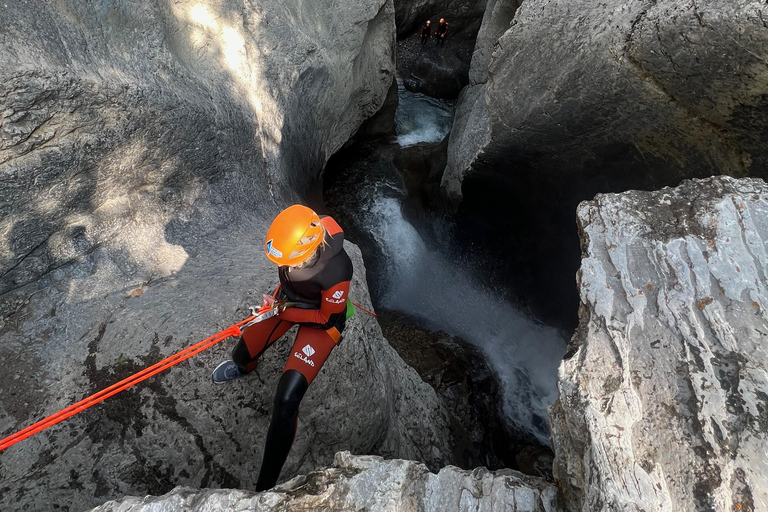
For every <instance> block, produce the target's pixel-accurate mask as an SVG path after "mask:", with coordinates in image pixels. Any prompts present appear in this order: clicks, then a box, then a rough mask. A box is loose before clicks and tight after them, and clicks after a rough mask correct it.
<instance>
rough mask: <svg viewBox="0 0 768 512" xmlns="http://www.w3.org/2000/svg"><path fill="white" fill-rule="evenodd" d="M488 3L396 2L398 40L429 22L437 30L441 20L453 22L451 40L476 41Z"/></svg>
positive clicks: (451, 0)
mask: <svg viewBox="0 0 768 512" xmlns="http://www.w3.org/2000/svg"><path fill="white" fill-rule="evenodd" d="M484 11H485V1H484V0H395V23H396V25H397V38H398V39H404V38H406V37H408V36H410V35H412V34H413V33H414V32H417V31H418V30H419V29H420V28H421V26H422V25H423V24H424V22H425V21H427V20H432V26H433V27H436V26H437V22H438V21H440V18H445V19H446V20H447V21H448V23H449V30H450V35H451V37H459V38H462V39H472V38H474V37H475V34H477V31H478V29H479V28H480V23H481V20H482V19H483V12H484Z"/></svg>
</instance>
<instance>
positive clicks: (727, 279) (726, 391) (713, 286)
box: [550, 177, 768, 512]
mask: <svg viewBox="0 0 768 512" xmlns="http://www.w3.org/2000/svg"><path fill="white" fill-rule="evenodd" d="M578 218H579V224H580V233H581V241H582V251H583V255H582V264H581V269H580V271H579V284H580V291H581V309H580V325H579V328H578V330H577V332H576V334H575V335H574V337H573V339H572V341H571V346H570V349H569V352H568V354H567V355H566V359H565V360H564V361H563V363H562V364H561V365H560V370H559V400H558V402H557V403H556V404H555V405H554V406H552V408H551V409H550V427H551V429H552V440H553V447H554V448H555V454H556V465H555V471H556V477H557V478H558V480H559V484H560V487H561V491H562V493H563V496H564V505H565V506H566V508H567V509H568V510H571V511H584V512H587V511H589V512H594V511H609V510H610V511H624V510H626V511H636V510H654V511H703V510H722V511H726V510H729V511H730V510H742V511H747V510H748V511H765V510H768V464H767V463H766V458H765V447H766V446H768V370H767V368H768V256H767V254H766V253H767V252H768V185H766V183H765V182H763V181H762V180H759V179H742V180H736V179H733V178H728V177H717V178H709V179H706V180H691V181H685V182H683V184H682V185H681V186H679V187H678V188H675V189H670V188H665V189H662V190H660V191H657V192H637V191H631V192H625V193H622V194H605V195H598V196H597V197H596V198H595V199H594V200H592V201H586V202H584V203H582V204H581V205H580V206H579V210H578Z"/></svg>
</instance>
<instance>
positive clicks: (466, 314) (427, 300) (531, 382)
mask: <svg viewBox="0 0 768 512" xmlns="http://www.w3.org/2000/svg"><path fill="white" fill-rule="evenodd" d="M399 86H400V87H399V94H400V97H399V106H398V110H397V114H396V120H397V133H398V143H399V144H400V145H403V146H406V145H410V144H417V143H420V142H433V143H436V142H439V141H441V140H442V139H443V138H444V137H445V136H446V135H447V134H448V133H449V132H450V129H451V124H452V122H453V119H452V118H453V104H452V103H451V102H444V101H441V100H437V99H434V98H430V97H427V96H424V95H422V94H416V93H411V92H408V91H406V90H405V89H404V88H403V87H402V84H399ZM382 158H391V154H390V153H384V154H382ZM369 166H370V168H371V169H370V170H369V172H366V173H365V174H363V175H361V174H360V171H356V172H355V173H354V174H351V175H349V177H348V181H347V182H341V183H340V184H337V185H336V186H337V187H338V188H339V192H341V191H342V190H343V192H341V193H343V194H344V195H350V196H352V197H354V201H353V203H352V204H354V206H349V208H352V209H354V211H352V212H349V214H348V215H347V218H348V219H354V222H355V223H356V225H357V228H358V229H359V230H360V231H362V232H364V233H366V235H370V236H371V237H372V238H373V242H374V243H375V245H376V246H377V249H376V253H375V254H376V255H375V256H374V258H375V259H376V265H374V266H373V267H375V269H376V271H375V275H374V274H373V273H371V276H370V277H369V281H373V285H372V288H371V289H372V293H374V296H375V299H376V301H377V304H376V305H377V307H384V308H386V309H392V310H396V311H401V312H404V313H407V314H408V315H410V316H413V317H416V318H418V319H419V320H420V322H421V323H422V325H424V326H425V327H427V328H431V329H434V330H442V331H445V332H447V333H449V334H451V335H454V336H459V337H461V338H463V339H464V340H466V341H467V342H469V343H472V344H473V345H475V346H476V347H478V348H479V349H480V350H481V351H482V352H483V354H484V355H485V356H486V358H487V360H488V362H489V364H490V365H491V367H492V368H493V369H494V370H495V371H496V372H497V374H498V377H499V380H500V384H501V389H502V400H503V412H504V415H505V419H506V420H507V421H508V422H509V423H511V424H514V425H515V426H516V427H518V428H519V429H521V430H523V431H527V432H530V433H531V434H533V435H534V436H535V437H536V438H537V439H538V440H539V441H540V442H542V443H545V444H547V443H548V442H549V432H548V428H547V423H546V408H547V407H548V406H549V405H550V404H552V403H553V402H554V400H555V398H556V393H557V389H556V381H557V366H558V364H559V362H560V359H561V358H562V355H563V354H564V352H565V339H563V337H562V336H561V335H560V334H559V333H558V331H556V330H555V329H552V328H550V327H546V326H543V325H540V324H538V323H536V322H534V321H532V320H530V319H528V318H526V317H525V315H523V314H522V313H521V312H520V311H518V310H517V309H515V307H513V306H512V305H511V304H509V303H507V302H505V301H504V300H503V299H502V298H501V297H500V295H499V294H498V293H497V292H498V290H494V289H493V288H492V287H489V286H488V285H487V284H486V283H483V282H482V281H480V280H478V279H476V278H475V277H473V275H475V274H476V273H475V272H472V270H474V269H471V268H470V269H468V268H463V267H462V266H461V265H460V264H459V263H457V262H456V261H457V258H454V257H452V256H453V255H454V254H455V253H453V252H452V251H454V250H455V249H451V248H449V247H447V244H449V243H450V241H449V240H450V238H448V237H445V236H443V237H442V238H444V239H446V240H447V241H446V242H445V243H443V242H429V243H427V242H425V241H424V240H423V239H422V237H421V236H420V235H419V232H418V231H417V229H415V228H414V226H413V225H411V224H410V223H409V222H408V221H407V220H406V219H405V218H404V217H403V213H402V200H403V199H404V198H405V196H406V192H405V190H404V188H403V184H402V179H401V178H400V177H399V176H398V175H397V173H396V171H395V170H394V168H392V166H391V165H389V166H388V165H376V164H375V163H372V164H370V165H369ZM388 169H391V170H388ZM434 222H435V225H434V226H420V227H422V228H429V229H428V231H429V232H432V233H435V232H441V233H442V232H443V231H442V230H440V229H431V228H439V227H440V226H438V224H437V221H434ZM461 256H464V255H461ZM466 259H468V258H464V257H462V258H461V260H466ZM469 259H471V258H469ZM369 270H370V269H369Z"/></svg>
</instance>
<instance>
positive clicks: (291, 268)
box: [213, 205, 352, 491]
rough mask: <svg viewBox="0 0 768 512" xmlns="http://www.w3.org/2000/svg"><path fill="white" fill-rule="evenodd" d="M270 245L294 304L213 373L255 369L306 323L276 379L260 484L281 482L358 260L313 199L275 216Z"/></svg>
mask: <svg viewBox="0 0 768 512" xmlns="http://www.w3.org/2000/svg"><path fill="white" fill-rule="evenodd" d="M264 251H265V253H266V255H267V257H268V258H269V259H270V260H271V261H272V262H274V263H276V264H277V265H278V276H279V278H280V286H279V287H278V290H279V291H278V292H277V294H276V298H277V299H278V300H280V301H286V302H287V303H288V304H291V306H290V307H287V308H285V309H284V310H283V311H282V312H281V313H280V314H279V315H278V316H275V317H272V318H269V319H267V320H265V321H263V322H259V323H256V324H253V325H251V326H249V327H248V328H246V329H245V330H244V331H243V334H242V337H241V338H240V340H239V341H238V342H237V344H236V346H235V348H234V349H233V351H232V361H225V362H224V363H222V364H220V365H219V366H218V367H217V368H216V370H215V371H214V373H213V380H214V382H216V383H221V382H226V381H229V380H232V379H235V378H238V377H241V376H243V375H246V374H248V373H250V372H252V371H253V370H254V369H255V368H256V366H257V364H258V361H259V358H260V357H261V355H262V354H263V353H264V351H265V350H267V349H268V348H269V347H270V346H272V345H273V344H274V343H275V341H277V340H278V339H279V338H280V337H281V336H282V335H283V334H285V333H286V332H287V331H288V329H290V328H291V327H292V326H293V325H294V324H299V331H298V334H297V335H296V339H295V340H294V342H293V348H292V349H291V354H290V356H289V357H288V361H287V362H286V364H285V368H284V369H283V375H282V376H281V377H280V382H279V383H278V385H277V393H276V394H275V404H274V412H273V413H272V420H271V422H270V424H269V431H268V432H267V439H266V446H265V448H264V458H263V461H262V464H261V471H260V473H259V479H258V481H257V483H256V491H263V490H266V489H270V488H272V487H273V486H274V485H275V484H276V483H277V480H278V477H279V476H280V471H281V470H282V468H283V464H285V461H286V459H287V458H288V453H289V452H290V450H291V446H292V445H293V439H294V436H295V435H296V428H297V424H298V416H299V404H300V403H301V400H302V398H303V397H304V394H305V393H306V391H307V388H308V387H309V385H310V384H312V381H313V380H314V379H315V377H316V376H317V373H318V372H319V371H320V368H322V366H323V363H325V361H326V359H328V356H329V355H330V353H331V351H332V350H333V348H334V347H335V346H336V345H337V344H338V343H339V342H340V341H341V333H342V331H343V330H344V324H345V322H346V319H347V299H348V295H349V285H350V281H351V279H352V261H351V260H350V259H349V256H348V255H347V253H346V252H345V251H344V232H343V231H342V229H341V227H340V226H339V225H338V224H337V223H336V221H335V220H333V219H332V218H331V217H328V216H322V217H321V216H319V215H317V214H316V213H315V212H314V211H312V210H311V209H310V208H307V207H306V206H302V205H294V206H291V207H290V208H287V209H286V210H283V211H282V212H281V213H280V214H279V215H278V216H277V217H276V218H275V220H274V221H273V222H272V225H271V226H270V228H269V231H268V233H267V238H266V243H265V245H264Z"/></svg>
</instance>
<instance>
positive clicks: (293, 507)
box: [93, 452, 557, 512]
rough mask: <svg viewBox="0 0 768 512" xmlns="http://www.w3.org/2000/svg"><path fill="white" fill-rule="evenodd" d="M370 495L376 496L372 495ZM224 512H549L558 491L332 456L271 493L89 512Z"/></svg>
mask: <svg viewBox="0 0 768 512" xmlns="http://www.w3.org/2000/svg"><path fill="white" fill-rule="evenodd" d="M374 490H375V491H374ZM150 510H151V511H152V512H182V511H184V512H203V511H206V512H218V511H221V512H224V511H231V510H243V511H245V510H249V511H253V512H266V511H270V512H278V511H285V512H288V511H298V510H368V511H370V512H378V511H385V510H424V511H428V512H438V511H439V512H450V511H459V510H461V511H465V510H504V511H507V512H555V511H556V510H557V489H556V488H555V487H554V486H553V485H549V484H547V483H545V482H544V481H543V480H540V479H536V478H532V477H527V476H525V475H523V474H521V473H517V472H515V471H510V470H501V471H497V472H494V473H491V472H489V471H487V470H485V469H476V470H474V471H461V470H459V469H457V468H454V467H451V466H449V467H447V468H444V469H442V470H440V472H439V473H437V474H433V473H430V472H429V471H428V470H427V468H426V467H424V465H422V464H417V463H415V462H412V461H405V460H382V459H381V458H379V457H370V456H354V455H350V454H349V452H342V453H337V454H336V458H335V460H334V464H333V466H332V467H330V468H327V469H320V470H317V471H314V472H312V473H310V474H308V475H306V476H300V477H297V478H295V479H293V480H291V481H290V482H286V483H285V484H284V485H282V486H279V487H278V488H276V489H275V491H274V492H266V493H260V494H254V493H248V492H243V491H225V490H222V491H211V490H207V491H198V490H193V489H186V488H178V489H174V490H173V492H170V493H168V494H166V495H165V496H159V497H153V496H148V497H146V498H127V499H125V500H122V501H119V502H109V503H105V504H104V505H102V506H100V507H97V508H95V509H94V510H93V512H118V511H119V512H149V511H150Z"/></svg>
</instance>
